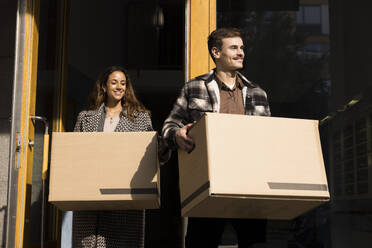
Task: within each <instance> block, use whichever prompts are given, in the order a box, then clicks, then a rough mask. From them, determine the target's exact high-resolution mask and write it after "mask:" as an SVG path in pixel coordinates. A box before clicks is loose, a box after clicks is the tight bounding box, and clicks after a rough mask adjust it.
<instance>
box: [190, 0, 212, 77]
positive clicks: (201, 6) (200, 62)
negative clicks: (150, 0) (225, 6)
mask: <svg viewBox="0 0 372 248" xmlns="http://www.w3.org/2000/svg"><path fill="white" fill-rule="evenodd" d="M189 10H190V11H189V60H188V68H189V75H188V76H189V78H194V77H196V76H198V75H201V74H204V73H206V72H208V71H209V70H210V69H212V68H213V67H214V63H213V61H212V60H211V59H210V56H209V52H208V45H207V40H208V35H209V34H210V33H211V32H212V31H213V30H214V29H216V1H215V0H190V1H189Z"/></svg>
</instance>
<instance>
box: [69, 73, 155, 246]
mask: <svg viewBox="0 0 372 248" xmlns="http://www.w3.org/2000/svg"><path fill="white" fill-rule="evenodd" d="M74 131H75V132H135V131H152V124H151V119H150V115H149V111H148V110H146V108H145V107H144V106H143V105H142V104H141V103H140V102H139V101H138V100H137V98H136V96H135V94H134V90H133V87H132V84H131V81H130V78H129V74H128V73H127V71H126V70H125V69H124V68H121V67H119V66H111V67H109V68H107V69H106V70H105V71H104V72H103V73H102V74H101V76H100V77H99V79H98V80H97V82H96V85H95V87H94V90H93V92H92V94H91V104H90V110H88V111H82V112H80V114H79V116H78V119H77V121H76V125H75V129H74ZM73 216H74V217H73V218H74V221H73V247H129V246H130V247H143V246H144V218H145V215H144V211H143V210H125V211H77V212H74V214H73Z"/></svg>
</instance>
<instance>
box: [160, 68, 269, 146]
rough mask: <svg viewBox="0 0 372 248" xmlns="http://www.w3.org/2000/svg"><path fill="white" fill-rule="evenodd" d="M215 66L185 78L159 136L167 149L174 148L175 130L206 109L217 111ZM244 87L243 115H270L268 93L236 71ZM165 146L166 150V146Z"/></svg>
mask: <svg viewBox="0 0 372 248" xmlns="http://www.w3.org/2000/svg"><path fill="white" fill-rule="evenodd" d="M214 72H215V71H214V70H211V71H210V72H208V73H207V74H204V75H202V76H199V77H196V78H195V79H192V80H190V81H188V82H187V83H186V84H185V85H184V87H183V88H182V90H181V94H180V96H179V97H178V99H177V101H176V103H175V104H174V106H173V109H172V111H171V113H170V115H169V116H168V118H167V119H166V120H165V122H164V126H163V130H162V137H163V140H164V142H165V146H166V147H167V148H168V149H171V150H175V149H177V143H176V142H175V135H174V134H175V132H176V131H177V130H178V129H180V128H182V127H183V126H185V125H186V124H188V123H193V122H194V121H198V120H199V119H200V118H201V117H202V116H203V114H204V113H205V112H217V113H218V112H219V110H220V93H219V88H218V84H217V82H216V81H215V79H214ZM238 76H239V77H240V78H241V79H242V82H243V84H244V87H243V89H242V93H243V101H244V109H245V114H246V115H260V116H270V107H269V104H268V101H267V95H266V92H265V91H264V90H262V89H261V88H260V87H259V86H258V85H256V84H254V83H252V82H250V81H249V80H247V79H246V78H245V77H244V76H243V75H242V74H240V73H238ZM168 149H166V150H168Z"/></svg>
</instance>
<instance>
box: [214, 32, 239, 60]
mask: <svg viewBox="0 0 372 248" xmlns="http://www.w3.org/2000/svg"><path fill="white" fill-rule="evenodd" d="M232 37H240V38H241V39H243V37H242V33H241V32H240V30H239V29H237V28H218V29H216V30H214V31H213V32H212V33H211V34H210V35H209V36H208V51H209V54H210V55H211V57H212V59H213V61H214V57H213V55H212V48H213V47H216V48H217V49H219V50H221V48H222V39H224V38H232Z"/></svg>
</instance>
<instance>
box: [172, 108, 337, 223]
mask: <svg viewBox="0 0 372 248" xmlns="http://www.w3.org/2000/svg"><path fill="white" fill-rule="evenodd" d="M189 134H190V136H191V137H192V138H193V140H194V142H195V145H196V146H195V149H194V150H193V151H192V152H191V153H190V154H188V153H186V152H183V151H179V152H178V159H179V176H180V179H179V180H180V194H181V208H182V211H181V212H182V216H191V217H219V218H267V219H292V218H294V217H296V216H298V215H300V214H302V213H304V212H306V211H308V210H310V209H312V208H315V207H316V206H318V205H320V204H322V203H324V202H326V201H328V200H329V197H330V196H329V192H328V184H327V178H326V173H325V169H324V163H323V156H322V150H321V145H320V138H319V132H318V121H314V120H302V119H288V118H273V117H259V116H244V115H232V114H218V113H207V114H205V115H204V116H203V117H202V118H201V120H200V121H199V122H197V123H196V124H195V125H194V126H193V127H192V129H191V130H190V131H189Z"/></svg>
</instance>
